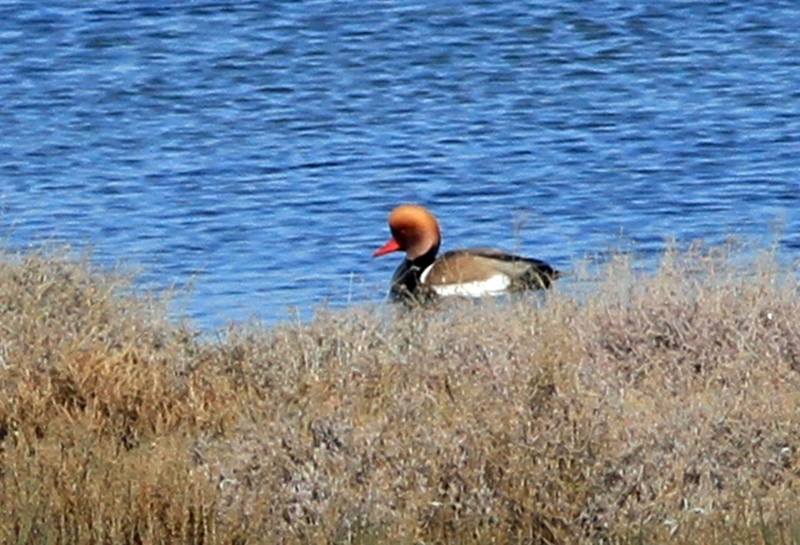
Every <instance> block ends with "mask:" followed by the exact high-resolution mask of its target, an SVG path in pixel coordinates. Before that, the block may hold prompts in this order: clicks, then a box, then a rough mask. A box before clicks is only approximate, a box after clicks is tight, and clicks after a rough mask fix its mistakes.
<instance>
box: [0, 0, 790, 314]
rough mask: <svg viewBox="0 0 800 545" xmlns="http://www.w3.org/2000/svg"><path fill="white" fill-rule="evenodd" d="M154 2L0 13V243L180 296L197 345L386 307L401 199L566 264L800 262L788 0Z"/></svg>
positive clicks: (13, 7)
mask: <svg viewBox="0 0 800 545" xmlns="http://www.w3.org/2000/svg"><path fill="white" fill-rule="evenodd" d="M165 4H166V3H162V2H130V1H125V2H122V1H100V2H85V3H80V2H73V1H55V0H44V1H36V2H26V1H20V2H0V240H2V244H3V245H4V246H5V247H7V248H10V249H12V250H17V249H24V248H27V247H29V246H38V245H41V244H47V245H60V244H69V245H71V246H73V247H75V248H79V249H80V248H84V247H86V248H92V249H93V254H92V255H93V257H92V259H94V260H95V261H97V262H99V263H100V264H102V265H107V266H113V265H116V264H120V263H121V264H123V265H124V266H127V267H132V268H137V269H141V271H142V272H141V275H140V284H141V285H142V286H143V287H146V288H160V287H177V288H183V287H184V286H187V285H189V286H191V288H192V291H191V295H190V296H189V297H188V298H187V299H184V303H183V306H182V307H181V308H180V309H179V310H178V311H176V312H178V313H182V314H184V315H188V316H190V317H191V318H192V319H193V320H194V321H195V322H196V323H197V324H199V325H200V326H201V327H204V328H209V329H213V328H216V327H219V326H221V325H223V324H225V323H227V322H228V321H241V320H246V319H248V318H250V317H258V318H260V319H262V320H263V321H264V322H265V323H267V324H274V323H276V322H277V321H279V320H282V319H286V318H289V317H291V316H292V315H293V311H292V310H290V309H293V308H294V309H296V312H298V313H299V315H300V316H309V315H310V314H311V312H312V309H314V308H316V307H318V306H319V305H322V304H329V305H332V306H334V307H342V306H347V305H356V304H362V303H364V302H369V301H379V300H380V299H381V298H382V297H383V295H384V293H385V289H386V287H387V284H388V280H389V278H390V276H391V273H392V271H393V269H394V268H395V267H396V265H397V263H398V260H399V259H400V257H399V256H395V257H394V258H392V257H385V258H381V259H375V260H373V259H372V258H371V257H370V255H371V253H372V251H373V250H375V249H376V248H377V247H378V246H380V245H382V244H383V243H384V242H385V241H386V239H387V237H388V230H387V228H386V224H385V222H386V215H387V214H388V212H389V211H390V210H391V208H392V207H394V206H395V205H396V204H399V203H402V202H419V203H423V204H426V205H428V206H429V207H430V208H431V209H433V210H434V211H435V212H436V213H437V215H438V216H439V218H440V221H441V223H442V226H443V229H444V232H445V233H444V234H445V241H444V248H445V249H451V248H454V247H457V246H473V245H474V246H479V245H482V246H486V245H489V246H499V247H503V248H505V249H509V250H518V251H520V252H522V253H524V254H527V255H530V256H533V257H539V258H543V259H546V260H547V261H549V262H551V263H552V264H553V265H555V266H557V267H560V268H569V267H570V266H572V264H573V263H575V262H576V261H578V260H580V259H582V258H584V257H585V256H587V255H588V256H592V255H598V254H602V253H603V252H607V251H608V250H610V249H613V248H619V247H621V246H624V247H625V248H626V249H628V250H630V251H633V252H635V253H636V254H637V255H639V256H641V258H642V259H644V260H647V258H648V256H654V255H657V254H658V252H659V251H661V250H662V249H663V248H664V247H665V245H666V244H667V241H668V240H669V239H672V238H674V239H677V240H678V241H679V242H687V243H688V242H689V241H693V240H696V239H702V240H703V241H705V242H706V243H707V244H718V243H721V242H723V241H725V240H727V239H728V237H730V236H736V237H739V238H740V239H742V240H744V241H747V242H750V243H753V244H755V245H756V246H759V245H763V246H769V245H770V244H773V243H777V245H778V250H779V252H780V254H781V255H782V256H783V257H784V258H785V259H787V260H788V261H790V262H791V261H793V260H795V259H797V254H798V252H800V32H799V31H798V28H800V2H796V1H794V0H787V1H767V0H765V1H761V2H750V1H733V0H730V1H702V0H697V1H695V0H692V1H672V0H662V1H661V2H649V1H648V2H644V1H642V2H633V1H607V2H580V1H560V2H544V1H540V2H535V1H533V2H504V1H494V0H491V1H490V0H484V1H472V2H464V1H459V2H452V1H442V2H419V3H417V2H387V1H378V0H365V1H360V2H349V1H346V2H341V1H312V2H253V1H241V0H240V1H238V2H179V3H175V5H174V6H167V7H165ZM564 286H565V287H564V289H569V283H568V282H567V283H566V284H564Z"/></svg>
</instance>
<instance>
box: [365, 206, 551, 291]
mask: <svg viewBox="0 0 800 545" xmlns="http://www.w3.org/2000/svg"><path fill="white" fill-rule="evenodd" d="M389 228H390V229H391V232H392V238H391V239H390V240H389V242H387V243H386V244H385V245H384V246H383V247H382V248H380V249H379V250H377V251H376V252H375V254H374V255H375V256H379V255H384V254H387V253H390V252H395V251H405V252H406V259H405V260H404V261H403V263H401V264H400V266H399V267H398V268H397V270H396V271H395V273H394V276H393V277H392V287H391V291H390V294H391V296H392V298H393V299H395V300H398V299H400V300H411V301H427V300H429V299H431V298H435V297H436V296H439V297H447V296H461V297H483V296H494V295H501V294H504V293H510V292H516V291H523V290H532V289H547V288H549V287H550V285H551V284H552V282H553V280H555V279H556V278H558V277H559V276H560V275H561V273H560V272H559V271H557V270H555V269H553V268H552V267H551V266H550V265H548V264H547V263H545V262H544V261H541V260H538V259H532V258H528V257H522V256H518V255H514V254H509V253H507V252H504V251H502V250H495V249H493V248H472V249H466V250H453V251H450V252H446V253H444V254H442V255H441V256H439V257H438V258H437V253H438V251H439V245H440V244H441V232H440V229H439V223H438V222H437V221H436V218H435V217H434V216H433V214H431V213H430V212H429V211H428V210H426V209H425V208H423V207H421V206H415V205H403V206H399V207H397V208H395V210H394V211H393V212H392V214H391V215H390V216H389Z"/></svg>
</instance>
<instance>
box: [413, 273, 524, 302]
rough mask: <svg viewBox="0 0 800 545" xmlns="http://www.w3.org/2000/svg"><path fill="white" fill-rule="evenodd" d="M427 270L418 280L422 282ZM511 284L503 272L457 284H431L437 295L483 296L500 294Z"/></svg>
mask: <svg viewBox="0 0 800 545" xmlns="http://www.w3.org/2000/svg"><path fill="white" fill-rule="evenodd" d="M427 272H428V271H425V272H424V273H423V274H422V277H421V278H420V280H421V281H422V282H423V283H424V282H425V278H426V277H427V274H425V273H427ZM510 285H511V279H510V278H509V277H508V276H506V275H504V274H496V275H494V276H492V277H491V278H487V279H486V280H481V281H477V282H462V283H459V284H439V285H434V286H431V287H432V288H433V291H435V292H436V294H437V295H441V296H442V297H449V296H458V297H485V296H487V295H501V294H503V293H505V292H506V290H507V289H508V287H509V286H510Z"/></svg>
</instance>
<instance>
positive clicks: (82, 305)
mask: <svg viewBox="0 0 800 545" xmlns="http://www.w3.org/2000/svg"><path fill="white" fill-rule="evenodd" d="M727 262H728V261H727V260H726V257H725V256H724V255H722V256H720V255H714V252H711V253H710V254H709V253H706V254H703V253H701V252H693V253H690V254H669V255H668V256H666V257H665V261H664V264H663V266H662V267H661V269H660V270H659V272H658V273H657V274H656V275H653V276H637V275H636V274H634V273H632V272H631V270H630V268H629V267H627V266H626V264H625V263H624V262H617V263H614V264H612V265H611V266H610V267H609V269H608V271H607V275H606V281H605V283H604V284H602V285H600V286H599V287H598V288H597V290H596V291H595V292H594V293H593V294H592V295H591V296H590V297H588V298H587V300H585V301H581V302H580V303H578V302H576V301H574V300H571V299H570V298H569V297H568V296H566V295H560V294H559V293H553V294H551V295H550V296H549V297H548V299H547V301H546V302H545V303H543V304H542V303H541V302H538V303H537V301H532V300H520V301H514V302H506V303H497V304H484V305H479V306H478V305H464V306H463V308H459V305H455V307H454V308H452V309H449V310H445V311H439V312H427V313H415V312H412V313H406V314H398V315H392V312H390V311H388V310H387V309H356V310H353V311H350V312H338V313H322V314H321V315H320V316H319V317H318V318H317V319H315V320H314V322H313V323H311V324H295V325H282V326H279V327H277V328H275V329H273V330H264V329H262V328H259V327H258V326H256V325H248V326H241V327H237V328H233V329H231V330H230V331H229V332H227V333H226V334H225V335H224V338H223V339H220V340H218V341H215V342H211V341H204V340H200V339H198V338H197V337H196V336H195V335H194V334H193V333H192V332H191V331H188V330H187V329H186V328H184V327H181V326H179V325H176V324H174V323H170V322H169V320H167V319H166V318H165V312H164V304H163V303H159V302H157V301H152V300H147V299H141V298H136V297H135V296H132V295H130V294H129V293H127V292H126V290H125V288H124V283H121V280H120V279H119V278H115V277H113V276H109V275H104V274H95V273H92V272H91V271H90V270H89V267H88V266H87V265H86V264H82V263H75V262H73V261H70V260H68V259H65V258H63V257H58V256H45V255H41V254H33V255H29V256H24V257H22V258H19V259H12V258H11V257H8V256H5V257H4V258H2V263H0V309H2V313H0V384H1V385H2V390H3V391H2V397H0V501H2V505H3V506H4V510H3V513H2V514H0V541H2V542H3V543H59V544H66V543H136V544H140V543H167V542H169V543H358V544H372V543H386V542H390V543H408V544H412V543H643V542H668V541H674V542H680V543H710V542H715V543H716V542H729V543H800V507H797V506H798V505H800V502H798V493H797V486H798V484H799V483H798V472H799V471H800V460H799V459H798V457H800V450H798V449H800V388H799V386H800V374H799V373H800V326H798V324H800V297H799V296H798V288H797V285H796V283H795V280H794V276H793V273H792V274H787V271H780V270H778V269H777V268H776V267H775V266H774V265H772V264H771V262H770V261H769V260H764V261H763V262H757V263H753V264H752V265H750V266H748V267H746V269H744V270H743V269H742V268H731V267H729V266H727V265H726V263H727Z"/></svg>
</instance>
